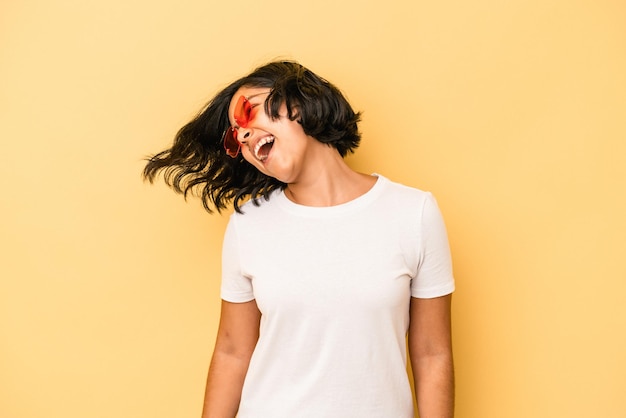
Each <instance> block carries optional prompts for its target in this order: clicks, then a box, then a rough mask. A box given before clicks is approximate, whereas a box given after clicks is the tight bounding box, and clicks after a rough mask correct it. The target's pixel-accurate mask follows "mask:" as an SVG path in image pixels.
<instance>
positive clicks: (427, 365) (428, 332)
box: [409, 295, 454, 418]
mask: <svg viewBox="0 0 626 418" xmlns="http://www.w3.org/2000/svg"><path fill="white" fill-rule="evenodd" d="M451 300H452V295H446V296H441V297H437V298H433V299H418V298H411V308H410V309H411V311H410V315H411V323H410V325H409V352H410V357H411V366H412V368H413V378H414V381H415V393H416V397H417V408H418V411H419V416H420V418H453V416H454V366H453V361H452V337H451V320H450V317H451V315H450V304H451Z"/></svg>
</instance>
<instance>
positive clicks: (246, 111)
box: [222, 92, 269, 158]
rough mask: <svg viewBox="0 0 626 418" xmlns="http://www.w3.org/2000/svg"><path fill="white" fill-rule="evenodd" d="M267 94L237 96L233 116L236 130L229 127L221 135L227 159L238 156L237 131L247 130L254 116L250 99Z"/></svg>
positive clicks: (239, 147)
mask: <svg viewBox="0 0 626 418" xmlns="http://www.w3.org/2000/svg"><path fill="white" fill-rule="evenodd" d="M268 93H269V92H263V93H258V94H253V95H252V96H248V97H246V96H243V95H241V96H239V99H237V104H236V105H235V114H234V118H235V123H236V124H237V128H235V127H234V126H229V127H228V128H226V130H225V131H224V134H223V135H222V143H223V144H224V150H225V151H226V154H227V155H228V156H229V157H231V158H236V157H237V155H239V151H241V142H240V141H239V140H238V139H237V132H238V131H237V129H239V128H247V127H248V125H249V124H250V122H251V121H252V119H254V115H252V108H253V106H252V103H250V99H252V98H253V97H257V96H261V95H263V94H268Z"/></svg>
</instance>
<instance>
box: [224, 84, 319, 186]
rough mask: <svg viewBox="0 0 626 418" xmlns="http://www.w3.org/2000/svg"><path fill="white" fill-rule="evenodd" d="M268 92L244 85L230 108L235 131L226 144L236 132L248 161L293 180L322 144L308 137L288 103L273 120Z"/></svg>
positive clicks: (230, 118)
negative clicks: (268, 110)
mask: <svg viewBox="0 0 626 418" xmlns="http://www.w3.org/2000/svg"><path fill="white" fill-rule="evenodd" d="M268 94H269V89H267V88H252V87H242V88H241V89H239V90H238V91H237V92H236V93H235V94H234V95H233V98H232V99H231V102H230V106H229V109H228V119H229V120H230V124H231V129H232V131H231V132H230V133H229V132H228V131H227V134H226V137H225V143H226V144H227V145H228V143H229V141H231V142H232V140H233V139H234V138H232V137H231V138H228V135H229V134H232V135H233V136H234V137H236V141H238V142H239V143H240V144H241V153H242V155H243V157H244V159H245V160H246V161H248V162H249V163H250V164H252V165H253V166H255V167H256V168H257V169H258V170H259V171H261V172H262V173H264V174H266V175H268V176H271V177H274V178H276V179H278V180H280V181H282V182H284V183H293V182H295V181H297V180H298V177H299V176H300V175H301V172H302V170H303V168H304V166H305V162H306V161H307V156H310V155H309V154H310V151H311V148H315V147H317V146H318V144H319V145H321V143H320V142H319V141H317V140H315V139H314V138H311V137H309V136H307V135H306V134H305V133H304V130H303V129H302V126H301V125H300V124H299V123H298V122H297V121H296V120H294V121H292V120H289V118H288V117H287V116H286V115H287V109H286V107H285V106H284V105H283V107H282V108H281V110H280V112H279V113H280V115H281V116H280V117H279V118H278V119H275V120H272V119H271V118H270V117H269V116H268V115H267V113H265V106H264V104H265V100H266V99H267V96H268ZM235 132H236V134H235ZM234 149H236V147H235V148H234ZM230 155H232V153H231V154H230Z"/></svg>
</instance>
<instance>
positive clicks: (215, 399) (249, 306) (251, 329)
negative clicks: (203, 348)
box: [202, 300, 261, 418]
mask: <svg viewBox="0 0 626 418" xmlns="http://www.w3.org/2000/svg"><path fill="white" fill-rule="evenodd" d="M260 319H261V313H260V312H259V309H258V307H257V305H256V301H254V300H253V301H250V302H245V303H230V302H226V301H222V312H221V316H220V325H219V328H218V331H217V340H216V342H215V349H214V350H213V358H212V359H211V366H210V367H209V376H208V378H207V384H206V391H205V395H204V408H203V410H202V418H234V417H235V415H236V414H237V409H238V408H239V401H240V399H241V389H242V387H243V381H244V378H245V376H246V372H247V371H248V364H249V363H250V357H251V356H252V352H253V351H254V347H255V345H256V343H257V340H258V338H259V321H260Z"/></svg>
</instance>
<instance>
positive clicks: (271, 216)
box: [222, 176, 454, 418]
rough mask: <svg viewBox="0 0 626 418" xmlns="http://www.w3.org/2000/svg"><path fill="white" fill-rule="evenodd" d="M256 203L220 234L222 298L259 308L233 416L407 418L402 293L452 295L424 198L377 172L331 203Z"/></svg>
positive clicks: (443, 247)
mask: <svg viewBox="0 0 626 418" xmlns="http://www.w3.org/2000/svg"><path fill="white" fill-rule="evenodd" d="M259 203H260V205H259V206H255V205H253V204H252V203H251V202H248V203H247V204H245V205H244V206H243V208H242V209H243V211H244V212H245V213H244V214H243V215H242V214H238V213H235V214H233V215H232V217H231V219H230V222H229V224H228V228H227V231H226V234H225V238H224V248H223V266H222V271H223V277H222V298H223V299H224V300H226V301H229V302H247V301H250V300H253V299H256V303H257V305H258V307H259V310H260V311H261V314H262V316H261V328H260V337H259V341H258V343H257V346H256V348H255V351H254V353H253V355H252V359H251V362H250V367H249V369H248V373H247V375H246V379H245V383H244V387H243V393H242V398H241V403H240V407H239V413H238V415H237V416H238V417H239V418H307V417H311V418H352V417H354V418H412V417H413V400H412V395H411V389H410V386H409V380H408V376H407V373H406V339H405V338H406V332H407V329H408V325H409V302H410V298H411V296H413V297H417V298H433V297H437V296H443V295H446V294H449V293H451V292H453V291H454V279H453V276H452V267H451V261H450V251H449V247H448V240H447V236H446V230H445V226H444V223H443V220H442V218H441V214H440V212H439V209H438V207H437V204H436V202H435V200H434V198H433V197H432V195H431V194H430V193H427V192H423V191H420V190H417V189H414V188H410V187H406V186H403V185H400V184H398V183H394V182H391V181H389V180H388V179H386V178H385V177H382V176H378V179H377V181H376V183H375V185H374V186H373V187H372V189H370V190H369V191H368V192H367V193H365V194H364V195H362V196H360V197H358V198H357V199H355V200H353V201H350V202H348V203H345V204H342V205H338V206H331V207H308V206H301V205H298V204H295V203H293V202H292V201H290V200H289V199H287V197H286V196H285V195H284V193H283V192H282V191H276V192H274V193H273V194H272V196H271V198H270V199H269V201H265V200H264V199H261V200H260V202H259Z"/></svg>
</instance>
